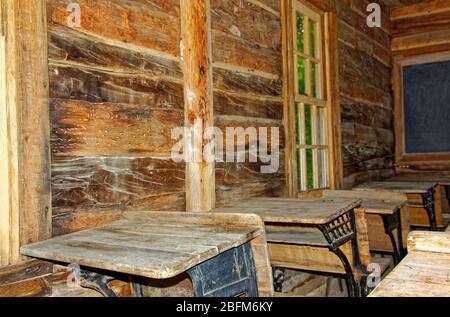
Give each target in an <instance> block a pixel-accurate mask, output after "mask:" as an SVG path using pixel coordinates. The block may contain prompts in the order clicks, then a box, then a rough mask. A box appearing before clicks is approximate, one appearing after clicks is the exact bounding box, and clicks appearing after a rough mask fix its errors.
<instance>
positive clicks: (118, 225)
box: [22, 220, 261, 279]
mask: <svg viewBox="0 0 450 317" xmlns="http://www.w3.org/2000/svg"><path fill="white" fill-rule="evenodd" d="M259 234H261V232H260V231H258V229H253V230H248V229H247V230H245V229H241V230H237V229H236V230H224V228H223V227H209V226H208V227H206V226H203V227H202V226H194V225H192V226H176V225H172V226H171V225H168V224H166V225H165V226H163V225H161V224H157V225H155V224H151V223H147V222H140V221H132V220H120V221H118V222H115V223H113V224H111V225H107V226H104V227H100V228H97V229H90V230H84V231H80V232H77V233H74V234H70V235H65V236H62V237H58V238H53V239H51V240H48V241H45V242H39V243H36V244H33V245H29V246H25V247H23V248H22V253H23V254H26V255H28V256H32V257H37V258H45V259H47V260H55V261H61V262H64V263H78V264H80V265H84V266H88V267H95V268H99V269H105V270H109V271H115V272H120V273H126V274H132V275H138V276H143V277H148V278H155V279H164V278H171V277H174V276H176V275H178V274H181V273H183V272H185V271H187V270H188V269H189V268H191V267H193V266H195V265H197V264H199V263H201V262H204V261H206V260H208V259H210V258H212V257H214V256H216V255H218V254H220V253H222V252H223V251H226V250H229V249H231V248H233V247H237V246H239V245H242V244H243V243H245V242H247V241H250V240H251V239H253V238H254V237H256V236H258V235H259Z"/></svg>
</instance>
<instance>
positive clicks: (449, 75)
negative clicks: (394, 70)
mask: <svg viewBox="0 0 450 317" xmlns="http://www.w3.org/2000/svg"><path fill="white" fill-rule="evenodd" d="M403 91H404V112H403V113H404V123H403V124H404V125H403V126H404V133H405V150H406V153H440V152H450V61H446V62H439V63H429V64H421V65H413V66H405V67H404V68H403Z"/></svg>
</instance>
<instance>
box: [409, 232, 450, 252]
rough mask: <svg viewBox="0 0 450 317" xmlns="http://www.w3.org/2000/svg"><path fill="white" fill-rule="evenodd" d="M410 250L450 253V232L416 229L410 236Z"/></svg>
mask: <svg viewBox="0 0 450 317" xmlns="http://www.w3.org/2000/svg"><path fill="white" fill-rule="evenodd" d="M408 250H409V251H411V252H413V251H421V252H437V253H450V234H448V233H441V232H425V231H423V232H422V231H414V232H412V233H411V234H410V235H409V238H408Z"/></svg>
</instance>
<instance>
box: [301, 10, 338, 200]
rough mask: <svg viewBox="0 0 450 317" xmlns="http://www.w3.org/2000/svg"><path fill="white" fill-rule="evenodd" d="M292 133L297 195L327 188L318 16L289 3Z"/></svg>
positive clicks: (325, 113) (327, 164)
mask: <svg viewBox="0 0 450 317" xmlns="http://www.w3.org/2000/svg"><path fill="white" fill-rule="evenodd" d="M292 22H293V25H294V32H293V41H294V50H293V52H294V56H293V58H294V65H296V67H295V75H294V78H295V90H296V91H295V125H296V128H295V131H296V138H295V139H296V155H297V188H298V191H299V192H305V191H310V190H315V189H322V188H328V187H329V186H330V179H329V178H330V175H329V174H330V173H329V155H330V149H329V144H328V132H327V128H328V118H327V116H328V109H327V107H328V103H327V102H326V97H325V87H324V64H325V61H324V57H323V46H322V45H323V43H322V31H323V28H322V27H323V25H322V16H321V15H320V14H319V13H317V12H315V11H314V10H312V9H311V8H309V7H307V6H306V5H304V4H302V3H300V2H298V1H293V12H292Z"/></svg>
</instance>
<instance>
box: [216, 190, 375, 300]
mask: <svg viewBox="0 0 450 317" xmlns="http://www.w3.org/2000/svg"><path fill="white" fill-rule="evenodd" d="M360 204H361V200H359V199H349V198H323V199H322V198H320V199H285V198H254V199H250V200H247V201H242V202H236V203H235V204H234V205H232V206H228V207H224V208H218V209H216V210H214V211H215V212H220V213H246V214H257V215H259V216H261V218H262V219H263V220H264V222H265V223H266V231H267V241H268V246H269V257H270V262H271V264H272V266H274V267H282V268H293V269H300V270H309V271H319V272H325V273H336V274H345V276H346V281H347V285H348V289H349V293H350V296H358V295H360V294H361V289H360V285H361V284H363V288H365V285H364V284H365V281H364V278H365V277H364V274H363V273H364V272H365V267H366V266H367V264H368V263H369V259H368V257H370V255H369V251H368V249H367V248H366V247H367V245H368V243H367V239H366V241H364V242H362V243H359V237H360V236H362V235H363V234H364V233H366V232H365V231H364V230H365V228H364V229H362V230H358V229H360V228H361V227H364V226H358V224H359V222H358V220H357V217H358V215H356V213H355V208H356V207H359V206H360ZM363 216H364V215H363ZM357 232H358V235H357ZM360 233H361V235H360ZM362 250H363V251H362ZM330 251H331V252H330ZM357 274H359V275H361V279H360V283H358V282H357V278H356V277H355V276H356V275H357ZM278 287H279V286H278Z"/></svg>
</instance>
